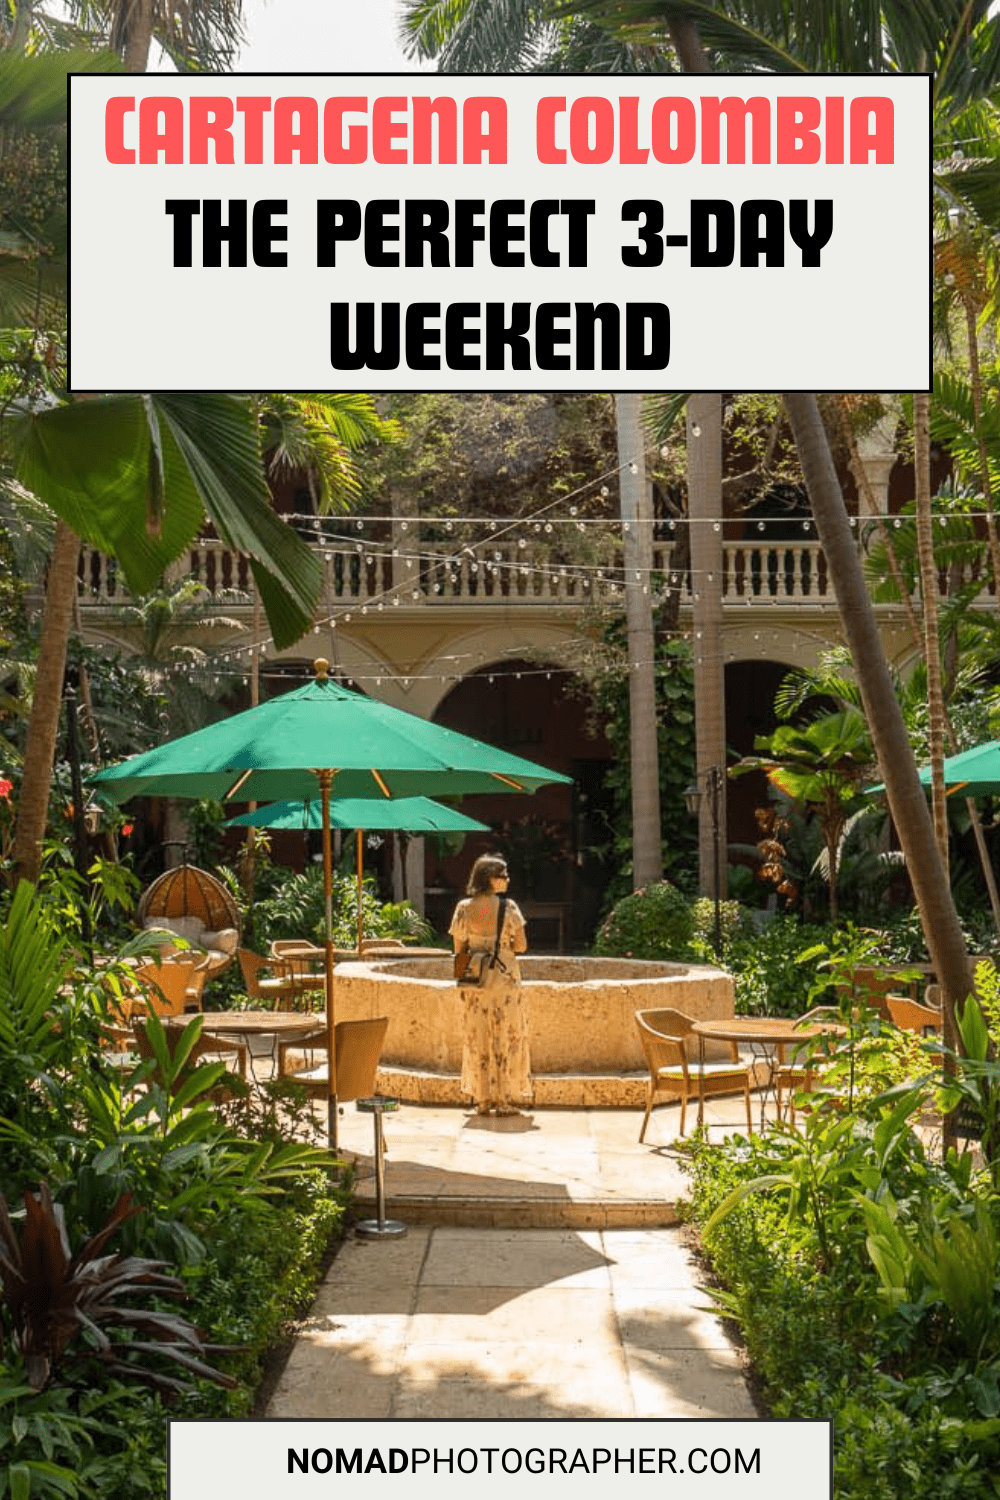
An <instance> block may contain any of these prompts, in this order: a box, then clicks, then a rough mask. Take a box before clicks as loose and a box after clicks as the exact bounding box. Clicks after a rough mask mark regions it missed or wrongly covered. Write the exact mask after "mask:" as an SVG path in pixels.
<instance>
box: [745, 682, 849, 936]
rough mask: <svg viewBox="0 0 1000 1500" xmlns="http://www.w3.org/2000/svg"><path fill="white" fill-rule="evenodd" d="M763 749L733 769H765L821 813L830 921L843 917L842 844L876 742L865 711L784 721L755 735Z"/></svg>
mask: <svg viewBox="0 0 1000 1500" xmlns="http://www.w3.org/2000/svg"><path fill="white" fill-rule="evenodd" d="M754 743H755V746H756V748H757V749H758V750H762V751H764V752H766V753H765V754H763V755H747V756H744V757H743V759H742V760H741V761H739V762H737V764H736V765H735V766H733V767H732V769H731V771H730V774H731V775H740V774H742V773H743V772H744V771H756V770H762V771H764V772H765V773H766V774H767V778H768V780H769V781H770V782H771V783H772V785H774V786H776V787H777V788H778V790H779V791H781V792H784V794H785V796H786V797H788V798H789V799H790V800H791V801H792V802H797V803H799V804H800V805H801V806H802V807H803V808H804V809H805V810H806V811H811V812H814V813H815V814H816V817H817V818H818V819H819V823H820V826H821V828H822V829H823V840H824V843H825V844H826V854H827V879H828V882H829V886H830V921H831V922H833V923H836V922H837V920H838V918H839V909H838V903H837V873H838V869H839V864H840V848H841V842H842V840H843V836H844V832H845V829H846V826H847V821H848V816H849V813H850V811H851V804H852V803H853V802H854V800H855V799H856V797H857V795H858V792H859V790H860V787H861V784H862V782H863V781H864V780H865V779H866V777H867V775H868V773H869V771H870V769H871V764H872V744H871V738H870V736H869V733H868V726H867V724H866V723H865V720H864V716H863V715H862V714H860V713H859V712H858V711H857V709H854V708H847V709H841V710H839V711H838V712H836V713H832V714H821V715H820V716H819V717H818V718H815V719H813V720H812V722H811V723H809V724H806V725H805V726H804V727H802V728H797V727H796V726H795V725H792V724H779V726H778V728H777V729H776V730H775V731H774V733H773V734H771V735H761V736H759V737H758V738H757V739H756V740H755V742H754Z"/></svg>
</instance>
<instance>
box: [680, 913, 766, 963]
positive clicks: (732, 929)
mask: <svg viewBox="0 0 1000 1500" xmlns="http://www.w3.org/2000/svg"><path fill="white" fill-rule="evenodd" d="M691 914H692V916H693V917H694V938H693V951H694V952H695V953H696V954H697V956H698V957H699V958H700V959H704V960H705V961H706V962H713V961H714V959H715V901H714V900H713V899H712V897H711V896H699V897H698V899H697V900H696V901H694V902H692V905H691ZM719 927H720V928H721V931H722V956H723V960H724V962H725V964H726V967H727V968H728V967H729V966H730V965H729V953H730V950H731V948H732V946H733V944H734V943H736V942H739V941H746V940H747V939H749V938H751V937H752V936H753V934H754V933H755V932H756V930H757V928H756V923H755V922H754V918H753V913H752V912H751V911H749V910H748V908H747V907H745V906H743V905H741V903H740V902H739V901H720V902H719Z"/></svg>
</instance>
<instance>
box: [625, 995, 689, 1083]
mask: <svg viewBox="0 0 1000 1500" xmlns="http://www.w3.org/2000/svg"><path fill="white" fill-rule="evenodd" d="M674 1017H678V1018H679V1019H680V1021H681V1022H686V1023H687V1027H686V1029H685V1028H684V1027H683V1026H678V1025H676V1023H675V1021H674ZM635 1024H636V1028H637V1029H638V1032H639V1041H640V1042H641V1044H642V1051H643V1055H644V1057H645V1059H646V1063H647V1065H648V1067H649V1071H650V1073H651V1074H652V1075H654V1076H655V1075H656V1073H657V1072H658V1071H659V1069H660V1068H677V1067H680V1068H683V1069H684V1070H685V1072H686V1071H687V1057H686V1055H685V1049H684V1037H685V1035H686V1034H687V1031H690V1029H691V1025H692V1022H691V1018H690V1017H689V1016H685V1015H684V1014H683V1012H682V1011H679V1010H637V1011H636V1012H635Z"/></svg>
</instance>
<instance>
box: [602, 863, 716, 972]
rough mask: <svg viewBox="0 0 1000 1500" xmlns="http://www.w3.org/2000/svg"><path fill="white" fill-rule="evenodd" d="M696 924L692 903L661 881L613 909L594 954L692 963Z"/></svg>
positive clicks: (675, 889)
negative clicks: (688, 961)
mask: <svg viewBox="0 0 1000 1500" xmlns="http://www.w3.org/2000/svg"><path fill="white" fill-rule="evenodd" d="M694 932H695V921H694V912H693V910H692V907H691V903H690V901H688V899H687V897H686V896H684V895H682V893H681V892H680V891H679V890H678V889H677V887H676V886H675V885H671V884H670V881H669V880H658V881H657V882H656V883H655V884H654V885H646V886H643V887H642V889H641V890H638V891H633V892H632V894H631V896H625V897H624V898H623V900H621V901H619V902H618V904H617V905H616V906H615V907H613V908H612V910H611V912H610V913H609V915H608V916H607V917H606V918H605V920H604V922H603V923H602V924H601V928H600V930H599V932H598V934H597V939H596V941H595V943H594V952H595V953H598V954H602V955H605V956H610V957H617V958H648V959H661V958H667V959H677V960H683V959H690V958H693V957H694V953H693V950H692V939H693V938H694Z"/></svg>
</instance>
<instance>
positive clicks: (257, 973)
mask: <svg viewBox="0 0 1000 1500" xmlns="http://www.w3.org/2000/svg"><path fill="white" fill-rule="evenodd" d="M236 957H237V958H238V959H239V964H240V970H241V972H242V974H243V983H244V984H245V985H246V987H247V994H248V995H249V996H250V999H251V1000H270V1001H272V1002H273V1000H274V996H273V994H271V995H268V994H267V993H266V992H265V991H264V990H262V989H261V987H260V979H261V970H266V971H267V973H268V974H269V975H270V976H272V977H273V978H275V979H279V978H281V977H283V976H284V977H287V971H286V969H285V966H284V964H283V963H282V960H281V959H280V958H272V957H271V956H270V954H264V953H254V951H253V949H252V948H237V950H236Z"/></svg>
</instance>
